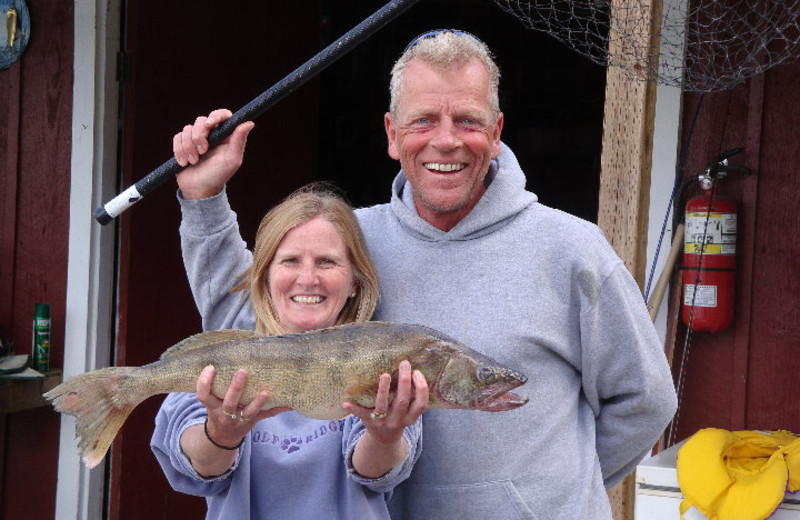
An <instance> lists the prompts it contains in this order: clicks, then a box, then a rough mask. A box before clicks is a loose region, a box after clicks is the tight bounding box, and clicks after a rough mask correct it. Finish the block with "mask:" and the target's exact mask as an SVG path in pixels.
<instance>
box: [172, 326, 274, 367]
mask: <svg viewBox="0 0 800 520" xmlns="http://www.w3.org/2000/svg"><path fill="white" fill-rule="evenodd" d="M263 335H264V334H261V333H260V332H256V331H254V330H242V329H224V330H210V331H207V332H201V333H200V334H195V335H194V336H189V337H188V338H186V339H185V340H183V341H181V342H179V343H176V344H175V345H173V346H171V347H170V348H168V349H167V350H165V351H164V353H163V354H161V360H162V361H163V360H165V359H171V358H174V357H177V356H179V355H181V354H184V353H186V352H189V351H192V350H195V349H198V348H203V347H207V346H209V345H213V344H214V343H223V342H225V341H242V340H246V339H253V338H258V337H261V336H263Z"/></svg>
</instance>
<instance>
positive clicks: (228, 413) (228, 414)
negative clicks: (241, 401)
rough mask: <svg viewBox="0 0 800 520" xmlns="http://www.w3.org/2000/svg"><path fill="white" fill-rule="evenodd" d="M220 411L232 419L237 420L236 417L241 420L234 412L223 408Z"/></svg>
mask: <svg viewBox="0 0 800 520" xmlns="http://www.w3.org/2000/svg"><path fill="white" fill-rule="evenodd" d="M222 413H224V414H225V415H227V416H228V417H230V418H231V419H233V420H234V421H235V420H237V419H238V420H241V419H239V416H238V415H236V414H235V413H234V412H226V411H225V410H222Z"/></svg>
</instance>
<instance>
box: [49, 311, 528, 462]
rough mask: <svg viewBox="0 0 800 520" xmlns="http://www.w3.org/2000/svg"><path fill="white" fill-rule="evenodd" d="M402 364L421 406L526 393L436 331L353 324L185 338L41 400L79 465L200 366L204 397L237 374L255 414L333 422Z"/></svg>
mask: <svg viewBox="0 0 800 520" xmlns="http://www.w3.org/2000/svg"><path fill="white" fill-rule="evenodd" d="M403 360H408V361H409V362H410V363H411V366H412V367H413V368H414V369H416V370H419V371H421V372H422V374H423V375H424V376H425V378H426V380H427V382H428V388H429V403H428V408H453V409H470V410H484V411H505V410H511V409H514V408H517V407H519V406H522V405H523V404H525V403H526V402H527V398H526V397H522V396H518V395H516V394H513V393H511V392H510V390H513V389H514V388H516V387H518V386H520V385H522V384H524V383H525V382H526V380H527V378H526V377H525V376H524V375H523V374H520V373H518V372H516V371H514V370H511V369H509V368H506V367H503V366H501V365H500V364H498V363H497V362H495V361H493V360H492V359H490V358H488V357H486V356H484V355H482V354H480V353H478V352H476V351H474V350H472V349H470V348H469V347H467V346H465V345H463V344H461V343H459V342H458V341H456V340H454V339H452V338H450V337H448V336H445V335H444V334H442V333H441V332H439V331H436V330H433V329H429V328H426V327H421V326H417V325H407V324H398V323H389V322H362V323H351V324H347V325H340V326H337V327H331V328H327V329H321V330H317V331H310V332H304V333H299V334H287V335H279V336H267V335H262V334H259V333H257V332H254V331H244V330H222V331H210V332H204V333H201V334H196V335H194V336H191V337H189V338H187V339H185V340H183V341H181V342H180V343H178V344H176V345H174V346H173V347H171V348H169V349H168V350H166V351H165V352H164V354H163V355H162V356H161V359H160V360H159V361H156V362H154V363H150V364H148V365H144V366H142V367H108V368H103V369H100V370H95V371H92V372H88V373H85V374H81V375H78V376H76V377H74V378H71V379H69V380H68V381H65V382H64V383H62V384H60V385H59V386H57V387H56V388H54V389H53V390H51V391H50V392H48V393H46V394H45V398H47V399H49V400H51V401H52V402H53V406H54V407H55V409H56V410H57V411H59V412H63V413H68V414H71V415H74V416H75V417H76V418H77V428H76V436H77V437H78V439H79V443H78V447H79V451H80V453H81V455H82V456H83V458H84V461H85V462H86V464H87V465H88V466H89V467H94V466H95V465H97V464H98V463H99V462H100V460H102V458H103V457H104V456H105V453H106V451H107V450H108V448H109V446H110V444H111V442H112V441H113V439H114V437H115V436H116V434H117V432H118V430H119V429H120V428H121V427H122V424H123V423H124V421H125V420H126V419H127V417H128V415H129V414H130V412H131V411H132V410H133V408H135V407H136V406H137V405H138V404H139V403H140V402H142V401H143V400H145V399H147V398H148V397H150V396H152V395H156V394H161V393H168V392H190V393H194V392H195V390H196V384H197V378H198V376H199V375H200V372H201V371H202V370H203V368H205V367H206V366H208V365H213V366H214V367H215V369H216V376H215V378H214V383H213V385H212V390H211V391H212V393H213V394H214V395H216V396H217V397H220V398H222V397H223V396H224V395H225V393H226V392H227V390H228V387H229V385H230V381H231V379H232V377H233V375H234V373H235V372H236V371H237V370H240V369H244V370H246V371H247V372H248V380H247V384H246V385H245V388H244V391H243V392H242V397H241V400H240V403H241V404H246V403H249V402H250V401H252V399H253V398H254V397H255V396H256V395H257V393H258V392H260V391H262V390H266V391H268V392H269V395H270V397H269V401H268V402H267V404H266V405H265V408H273V407H289V408H293V409H295V410H297V411H298V412H300V413H302V414H304V415H306V416H308V417H312V418H318V419H330V420H333V419H340V418H342V417H345V416H346V415H347V413H348V412H347V410H346V409H345V408H344V407H342V402H344V401H351V402H354V403H356V404H359V405H361V406H364V407H368V408H372V407H374V405H375V396H376V394H377V390H378V380H379V378H380V375H381V374H383V373H389V374H391V375H392V391H391V392H390V400H391V398H392V397H393V395H394V390H395V389H396V385H397V372H398V366H399V364H400V362H401V361H403Z"/></svg>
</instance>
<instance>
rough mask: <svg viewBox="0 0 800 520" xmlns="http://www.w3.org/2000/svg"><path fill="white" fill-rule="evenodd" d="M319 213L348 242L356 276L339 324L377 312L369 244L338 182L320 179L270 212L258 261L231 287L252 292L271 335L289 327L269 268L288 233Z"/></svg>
mask: <svg viewBox="0 0 800 520" xmlns="http://www.w3.org/2000/svg"><path fill="white" fill-rule="evenodd" d="M317 217H322V218H324V219H325V220H327V221H328V222H330V223H331V224H333V227H334V228H336V231H338V233H339V236H341V238H342V240H343V241H344V243H345V245H346V246H347V254H348V258H349V260H350V262H351V263H352V269H353V277H354V279H355V280H354V281H355V285H356V295H355V297H353V298H348V299H347V302H346V303H345V305H344V307H343V308H342V310H341V312H339V316H338V318H337V320H336V325H339V324H342V323H348V322H351V321H367V320H369V319H370V318H371V317H372V314H373V313H374V312H375V307H376V306H377V305H378V298H379V287H378V274H377V272H376V271H375V266H374V265H373V263H372V260H371V259H370V257H369V253H368V251H367V243H366V241H365V240H364V234H363V233H362V232H361V227H360V226H359V225H358V220H357V219H356V216H355V213H354V212H353V208H352V207H351V206H350V204H349V203H348V202H347V200H345V198H344V197H343V196H342V195H341V194H340V193H339V192H338V190H336V188H335V187H334V186H332V185H331V184H328V183H324V182H315V183H312V184H309V185H307V186H304V187H302V188H300V189H298V190H297V191H295V192H294V193H292V194H291V195H289V196H288V197H286V199H284V200H283V202H281V203H280V204H278V205H277V206H275V207H274V208H272V209H271V210H270V211H269V212H268V213H267V214H266V215H264V218H263V219H262V220H261V224H260V225H259V227H258V231H257V233H256V241H255V245H254V247H253V263H252V265H251V266H250V267H249V268H248V269H247V270H246V271H245V272H244V273H242V275H241V277H240V282H239V283H238V284H237V285H236V286H235V287H234V288H233V289H232V290H231V292H236V291H249V294H250V299H251V301H252V305H253V310H254V311H255V316H256V330H257V331H259V332H263V333H265V334H283V333H285V332H286V331H287V330H286V328H285V327H284V326H282V325H281V324H280V321H279V320H278V316H277V313H276V311H275V305H274V303H273V301H272V296H271V295H270V293H269V279H268V278H269V266H270V264H271V263H272V260H273V258H274V257H275V252H276V251H277V249H278V245H279V244H280V242H281V240H283V237H284V236H285V235H286V233H288V232H289V231H290V230H291V229H293V228H295V227H297V226H300V225H302V224H305V223H306V222H308V221H310V220H313V219H315V218H317Z"/></svg>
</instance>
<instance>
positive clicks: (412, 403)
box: [342, 361, 428, 478]
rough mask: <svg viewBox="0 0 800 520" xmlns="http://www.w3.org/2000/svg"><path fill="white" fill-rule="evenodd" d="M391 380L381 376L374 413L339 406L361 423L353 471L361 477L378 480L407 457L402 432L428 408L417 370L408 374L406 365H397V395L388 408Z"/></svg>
mask: <svg viewBox="0 0 800 520" xmlns="http://www.w3.org/2000/svg"><path fill="white" fill-rule="evenodd" d="M390 384H391V376H390V375H389V374H382V375H381V378H380V381H379V384H378V394H377V397H376V398H375V408H374V410H372V409H369V408H363V407H361V406H358V405H356V404H354V403H349V402H348V403H343V404H342V406H344V407H345V408H346V409H347V410H349V411H350V412H352V413H353V415H355V416H357V417H358V418H360V419H361V421H362V422H363V423H364V427H365V428H366V429H367V432H366V433H365V434H364V436H363V437H361V439H360V440H359V441H358V444H356V448H355V450H354V452H353V467H354V468H355V470H356V471H357V472H358V473H359V474H360V475H361V476H363V477H367V478H378V477H380V476H382V475H384V474H386V473H387V472H388V471H389V470H391V469H392V468H393V467H394V466H396V465H397V464H398V463H400V462H402V461H403V460H405V458H406V457H407V456H408V444H407V443H406V442H405V439H404V438H403V430H404V429H405V428H406V426H411V425H412V424H414V423H416V422H417V419H419V416H420V415H422V412H424V411H425V409H426V408H427V407H428V382H427V381H426V380H425V376H424V375H422V372H420V371H419V370H414V371H413V372H412V371H411V364H410V363H409V362H408V361H403V362H402V363H400V368H399V371H398V376H397V394H396V395H395V398H394V400H393V401H392V403H391V405H389V387H390Z"/></svg>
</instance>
